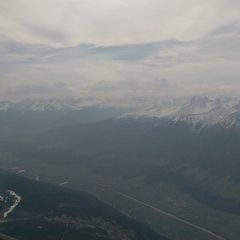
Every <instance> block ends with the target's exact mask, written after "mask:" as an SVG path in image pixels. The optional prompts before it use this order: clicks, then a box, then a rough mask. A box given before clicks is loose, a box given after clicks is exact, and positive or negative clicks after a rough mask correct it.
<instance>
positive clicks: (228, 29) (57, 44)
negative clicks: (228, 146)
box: [0, 0, 240, 101]
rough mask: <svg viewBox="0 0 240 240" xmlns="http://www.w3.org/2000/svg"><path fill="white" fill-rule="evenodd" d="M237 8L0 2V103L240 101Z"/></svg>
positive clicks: (209, 3) (192, 0)
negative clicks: (189, 98) (34, 100)
mask: <svg viewBox="0 0 240 240" xmlns="http://www.w3.org/2000/svg"><path fill="white" fill-rule="evenodd" d="M239 12H240V1H238V0H168V1H166V0H130V1H129V0H95V1H89V0H32V1H29V0H8V1H5V0H0V100H12V101H15V100H21V99H25V98H78V97H88V96H91V97H92V96H93V97H98V98H102V99H103V98H106V99H113V98H126V97H129V96H130V97H148V98H151V97H161V96H191V95H202V94H203V95H238V94H239V93H240V81H239V80H240V79H239V77H240V68H239V65H240V64H239V63H240V14H239Z"/></svg>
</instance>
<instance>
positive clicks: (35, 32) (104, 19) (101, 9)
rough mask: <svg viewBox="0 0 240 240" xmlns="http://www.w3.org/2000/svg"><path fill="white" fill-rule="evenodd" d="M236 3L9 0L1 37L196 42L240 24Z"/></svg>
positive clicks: (0, 5) (2, 7) (63, 42)
mask: <svg viewBox="0 0 240 240" xmlns="http://www.w3.org/2000/svg"><path fill="white" fill-rule="evenodd" d="M239 7H240V4H239V2H238V1H231V0H211V1H208V0H198V1H197V0H169V1H165V0H131V1H128V0H99V1H88V0H35V1H29V0H9V1H1V2H0V16H1V17H0V28H1V34H2V35H4V36H6V37H8V38H9V39H12V40H15V41H20V42H23V43H35V44H48V45H51V46H54V47H56V46H70V45H71V46H72V45H76V44H79V43H93V44H96V45H123V44H124V45H125V44H135V43H146V42H154V41H164V40H168V39H177V40H179V41H192V40H196V39H199V38H202V37H203V36H205V35H206V34H207V33H209V32H211V31H213V30H214V29H216V28H220V27H222V26H224V25H226V24H231V23H232V22H234V21H238V20H239Z"/></svg>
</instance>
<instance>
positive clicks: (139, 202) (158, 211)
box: [111, 190, 227, 240]
mask: <svg viewBox="0 0 240 240" xmlns="http://www.w3.org/2000/svg"><path fill="white" fill-rule="evenodd" d="M111 191H112V192H114V193H116V194H118V195H120V196H122V197H124V198H126V199H129V200H131V201H134V202H136V203H138V204H141V205H142V206H145V207H148V208H150V209H152V210H153V211H155V212H157V213H160V214H162V215H165V216H167V217H169V218H171V219H174V220H176V221H178V222H181V223H183V224H185V225H188V226H190V227H192V228H195V229H197V230H199V231H201V232H204V233H207V234H209V235H211V236H212V237H214V238H216V239H218V240H227V239H226V238H224V237H222V236H220V235H218V234H216V233H214V232H212V231H210V230H208V229H206V228H204V227H201V226H198V225H196V224H193V223H191V222H189V221H187V220H184V219H182V218H180V217H178V216H176V215H174V214H171V213H168V212H166V211H163V210H161V209H160V208H157V207H154V206H152V205H150V204H148V203H145V202H143V201H141V200H138V199H136V198H133V197H131V196H129V195H127V194H124V193H121V192H118V191H115V190H111Z"/></svg>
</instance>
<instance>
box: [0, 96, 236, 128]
mask: <svg viewBox="0 0 240 240" xmlns="http://www.w3.org/2000/svg"><path fill="white" fill-rule="evenodd" d="M126 101H127V100H126ZM120 105H121V103H119V105H117V104H115V105H114V104H113V103H112V102H106V101H105V102H104V101H100V100H99V99H97V98H94V97H88V98H79V99H36V100H25V101H21V102H17V103H11V102H0V113H4V112H5V113H6V112H17V113H21V114H27V113H38V114H41V113H46V112H47V113H49V112H58V113H59V112H80V111H83V110H86V109H92V110H93V111H96V109H100V111H103V112H104V111H105V109H108V110H109V109H111V110H114V111H116V113H117V114H116V113H113V114H110V115H109V116H108V115H106V118H104V117H101V118H100V119H98V118H96V121H98V120H104V119H107V118H119V117H124V118H126V117H127V118H129V117H130V118H159V119H162V118H164V119H169V120H170V121H173V122H179V121H180V122H186V123H188V124H191V125H192V126H194V127H195V126H200V127H207V126H214V125H221V126H224V127H227V128H228V127H238V128H239V127H240V98H238V97H215V98H210V97H206V96H193V97H165V98H152V99H149V98H146V99H144V98H139V99H135V100H134V101H130V102H129V103H128V107H126V106H127V105H125V107H122V105H121V106H120ZM104 114H105V112H104Z"/></svg>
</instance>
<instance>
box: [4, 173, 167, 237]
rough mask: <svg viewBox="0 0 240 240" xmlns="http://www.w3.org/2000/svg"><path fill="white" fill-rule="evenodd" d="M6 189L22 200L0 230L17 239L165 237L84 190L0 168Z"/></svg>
mask: <svg viewBox="0 0 240 240" xmlns="http://www.w3.org/2000/svg"><path fill="white" fill-rule="evenodd" d="M7 190H12V191H14V192H15V193H17V194H18V195H19V196H21V198H22V200H21V202H20V203H19V205H18V206H17V207H16V209H15V210H14V211H13V212H12V214H10V215H9V217H8V218H7V219H5V221H3V222H2V223H1V224H0V231H1V232H3V233H5V234H8V235H11V236H14V237H16V238H18V239H23V240H28V239H53V240H55V239H59V237H60V236H61V234H63V236H64V239H92V240H95V239H109V240H110V239H142V240H144V239H149V240H151V239H153V240H155V239H156V240H157V239H159V240H167V238H165V237H161V236H158V235H157V234H155V233H153V232H152V231H151V230H150V229H149V228H148V227H146V226H144V225H142V224H140V223H138V222H136V221H135V220H133V219H130V218H128V217H126V216H124V215H123V214H121V213H119V212H118V211H117V210H115V209H113V208H111V207H110V206H108V205H106V204H104V203H102V202H100V201H99V200H97V199H96V198H94V197H92V196H91V195H89V194H88V193H86V192H76V191H73V190H69V189H65V188H60V187H55V186H53V185H49V184H46V183H41V182H37V181H32V180H28V179H26V178H23V177H20V176H17V175H14V174H11V173H8V172H5V171H0V191H1V193H4V192H5V191H7ZM117 236H118V237H117ZM116 237H117V238H116Z"/></svg>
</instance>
